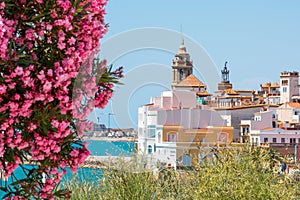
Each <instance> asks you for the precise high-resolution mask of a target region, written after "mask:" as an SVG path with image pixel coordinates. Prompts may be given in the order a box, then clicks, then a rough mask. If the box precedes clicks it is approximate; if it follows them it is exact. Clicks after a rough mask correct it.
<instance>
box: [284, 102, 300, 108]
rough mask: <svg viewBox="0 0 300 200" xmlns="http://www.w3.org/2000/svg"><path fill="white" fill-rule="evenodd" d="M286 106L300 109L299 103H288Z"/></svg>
mask: <svg viewBox="0 0 300 200" xmlns="http://www.w3.org/2000/svg"><path fill="white" fill-rule="evenodd" d="M287 104H288V105H289V106H291V107H292V108H300V103H295V102H288V103H287Z"/></svg>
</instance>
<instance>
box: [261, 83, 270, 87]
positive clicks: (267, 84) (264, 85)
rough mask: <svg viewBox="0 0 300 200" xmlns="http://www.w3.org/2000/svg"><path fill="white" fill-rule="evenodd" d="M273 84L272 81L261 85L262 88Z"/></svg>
mask: <svg viewBox="0 0 300 200" xmlns="http://www.w3.org/2000/svg"><path fill="white" fill-rule="evenodd" d="M270 86H271V82H266V83H265V84H263V85H261V87H262V88H268V87H270Z"/></svg>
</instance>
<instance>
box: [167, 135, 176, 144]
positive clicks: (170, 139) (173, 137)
mask: <svg viewBox="0 0 300 200" xmlns="http://www.w3.org/2000/svg"><path fill="white" fill-rule="evenodd" d="M168 142H177V134H176V133H168Z"/></svg>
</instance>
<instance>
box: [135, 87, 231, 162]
mask: <svg viewBox="0 0 300 200" xmlns="http://www.w3.org/2000/svg"><path fill="white" fill-rule="evenodd" d="M196 99H197V98H196V92H193V91H166V92H162V93H161V96H160V97H155V98H152V99H151V102H150V104H147V105H144V106H142V107H140V108H139V110H138V112H139V113H138V150H139V152H140V153H142V154H150V155H153V156H154V157H155V158H156V159H157V161H158V162H159V163H164V164H166V165H170V166H172V167H176V165H177V164H178V163H181V164H183V165H191V162H192V155H191V152H192V151H194V150H197V146H196V144H199V143H205V144H207V145H210V144H216V143H219V144H225V143H229V142H231V141H232V130H233V128H232V127H224V126H226V122H225V120H224V119H222V117H221V116H220V115H219V114H218V113H217V112H216V111H214V110H210V109H209V108H208V107H207V106H203V105H197V102H196Z"/></svg>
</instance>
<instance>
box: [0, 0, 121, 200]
mask: <svg viewBox="0 0 300 200" xmlns="http://www.w3.org/2000/svg"><path fill="white" fill-rule="evenodd" d="M105 5H106V0H2V1H0V173H1V177H4V178H8V179H9V181H2V180H0V182H1V185H0V189H1V190H2V191H1V192H4V193H5V196H4V198H8V199H54V198H55V197H62V196H63V197H64V198H67V197H68V195H69V192H68V191H65V190H57V185H58V184H59V182H60V180H61V178H62V176H63V174H64V173H65V170H66V168H67V167H70V168H71V170H72V171H73V172H75V171H76V170H77V167H78V165H79V164H82V163H83V162H84V160H85V159H86V158H87V156H88V155H89V151H88V150H87V148H86V144H84V143H83V141H82V135H83V132H84V131H85V130H91V127H92V123H89V122H87V121H86V118H87V115H88V114H89V113H90V112H91V111H92V109H93V108H94V107H98V108H103V107H104V106H105V105H106V104H107V102H108V100H109V99H110V97H111V96H112V92H113V90H112V87H113V84H114V83H117V82H118V79H119V78H120V77H122V68H119V69H117V70H116V71H113V70H111V67H106V63H105V62H96V61H95V60H94V57H95V56H96V55H97V54H98V52H99V47H100V41H99V40H100V39H101V38H102V37H103V35H104V34H105V33H106V31H107V28H108V27H107V25H106V24H105V22H104V14H105ZM24 163H30V164H32V165H35V166H36V167H26V166H25V165H23V164H24ZM17 168H21V169H22V170H23V172H24V175H25V178H20V177H17V176H15V174H14V172H15V170H16V169H17Z"/></svg>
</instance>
